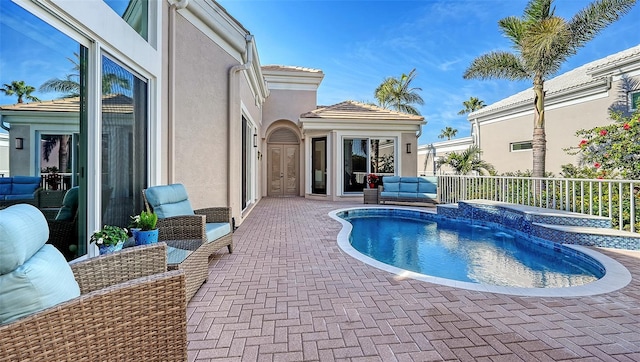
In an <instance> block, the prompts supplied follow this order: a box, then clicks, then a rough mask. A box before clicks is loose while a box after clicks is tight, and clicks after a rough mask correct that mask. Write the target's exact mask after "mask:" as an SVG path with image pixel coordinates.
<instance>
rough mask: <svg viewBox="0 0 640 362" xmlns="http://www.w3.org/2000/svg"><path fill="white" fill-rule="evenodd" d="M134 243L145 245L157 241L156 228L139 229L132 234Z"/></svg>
mask: <svg viewBox="0 0 640 362" xmlns="http://www.w3.org/2000/svg"><path fill="white" fill-rule="evenodd" d="M134 236H135V238H136V245H146V244H153V243H157V242H158V229H155V230H140V231H138V232H136V233H135V234H134Z"/></svg>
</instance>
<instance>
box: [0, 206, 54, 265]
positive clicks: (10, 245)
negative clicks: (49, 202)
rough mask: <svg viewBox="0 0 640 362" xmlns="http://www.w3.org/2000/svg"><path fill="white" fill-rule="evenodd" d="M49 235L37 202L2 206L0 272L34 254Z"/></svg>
mask: <svg viewBox="0 0 640 362" xmlns="http://www.w3.org/2000/svg"><path fill="white" fill-rule="evenodd" d="M48 239H49V226H48V225H47V220H46V219H45V218H44V215H42V212H40V210H38V209H37V208H36V207H35V206H32V205H28V204H18V205H13V206H10V207H8V208H6V209H4V210H0V275H4V274H7V273H10V272H11V271H13V270H15V269H16V268H17V267H19V266H20V265H22V264H24V263H25V262H26V261H27V260H28V259H29V258H31V257H32V256H33V255H34V254H35V253H36V252H37V251H38V250H39V249H40V248H41V247H42V246H43V245H44V244H45V243H46V242H47V240H48Z"/></svg>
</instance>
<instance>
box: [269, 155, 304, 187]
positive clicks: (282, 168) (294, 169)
mask: <svg viewBox="0 0 640 362" xmlns="http://www.w3.org/2000/svg"><path fill="white" fill-rule="evenodd" d="M299 149H300V146H299V145H288V144H269V146H268V147H267V152H268V159H267V169H268V173H269V175H268V180H269V188H268V192H267V195H268V196H276V197H277V196H297V195H298V185H299V184H300V180H299V178H298V174H299V167H298V165H299V156H298V152H299Z"/></svg>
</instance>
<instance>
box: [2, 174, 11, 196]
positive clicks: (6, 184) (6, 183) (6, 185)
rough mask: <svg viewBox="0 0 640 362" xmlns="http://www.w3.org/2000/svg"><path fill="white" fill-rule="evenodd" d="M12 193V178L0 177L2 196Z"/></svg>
mask: <svg viewBox="0 0 640 362" xmlns="http://www.w3.org/2000/svg"><path fill="white" fill-rule="evenodd" d="M10 193H11V177H0V195H7V194H10Z"/></svg>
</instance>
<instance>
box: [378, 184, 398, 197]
mask: <svg viewBox="0 0 640 362" xmlns="http://www.w3.org/2000/svg"><path fill="white" fill-rule="evenodd" d="M385 187H386V186H385ZM380 197H383V198H384V197H392V198H398V193H397V192H394V191H382V192H381V193H380Z"/></svg>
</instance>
